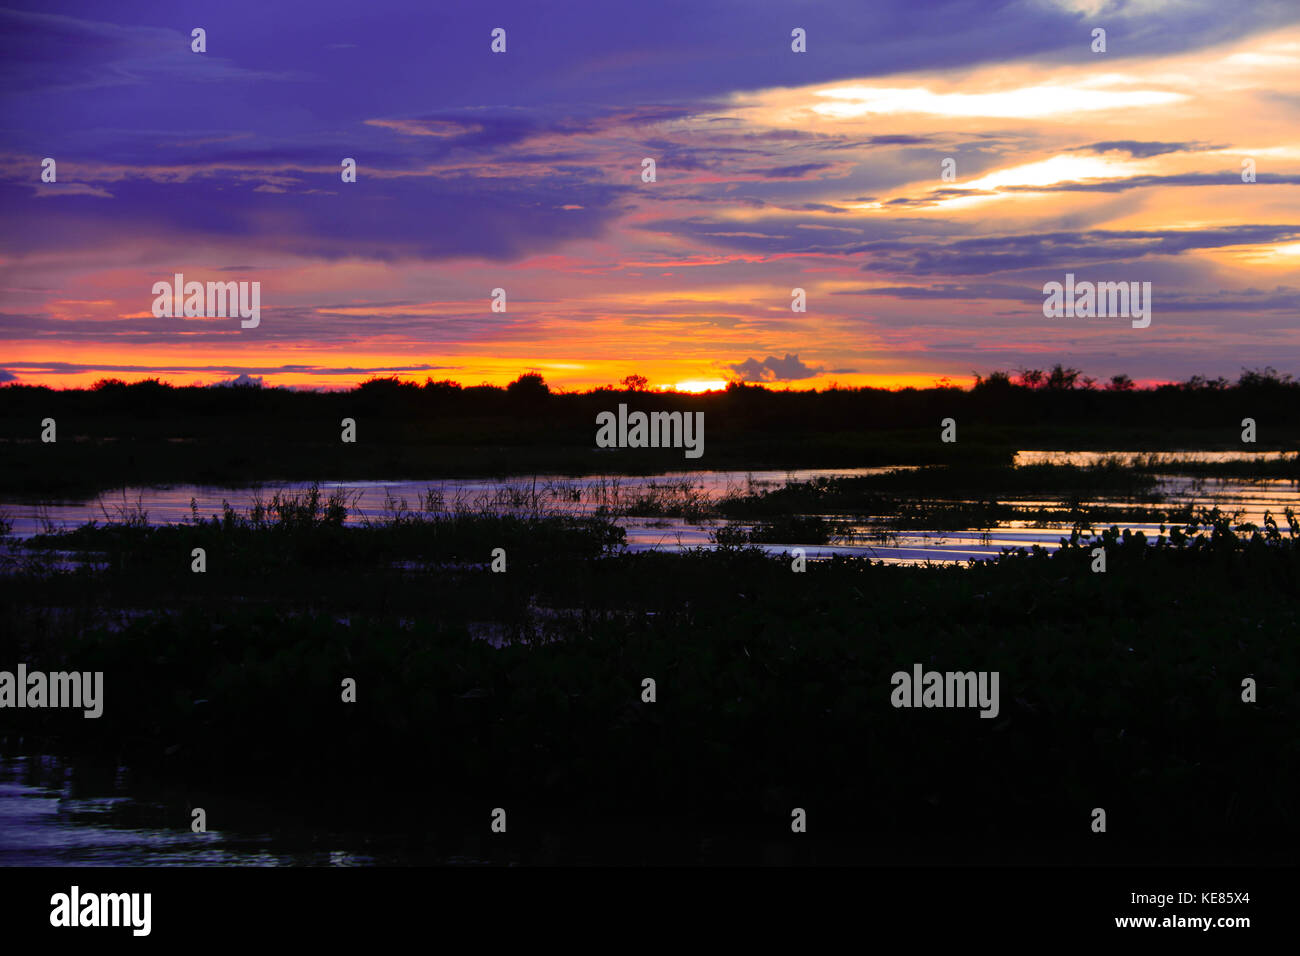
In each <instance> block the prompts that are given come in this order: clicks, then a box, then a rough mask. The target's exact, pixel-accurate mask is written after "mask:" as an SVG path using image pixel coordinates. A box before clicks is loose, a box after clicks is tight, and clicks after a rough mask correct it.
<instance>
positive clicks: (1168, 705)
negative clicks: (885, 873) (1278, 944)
mask: <svg viewBox="0 0 1300 956" xmlns="http://www.w3.org/2000/svg"><path fill="white" fill-rule="evenodd" d="M345 509H346V503H345V502H343V501H340V500H337V499H335V500H334V501H330V500H328V499H321V498H319V497H315V498H312V497H310V496H309V497H307V498H296V499H283V498H282V499H279V500H273V501H272V503H271V505H270V506H268V507H267V508H266V509H263V510H262V511H260V512H257V513H254V514H237V513H234V512H232V511H228V512H227V513H226V514H224V515H220V516H216V517H213V518H202V517H199V516H196V521H195V522H193V523H191V524H189V525H182V526H175V527H167V528H150V527H148V526H146V525H144V524H143V523H140V522H126V523H122V524H116V525H112V526H108V527H104V526H96V527H87V528H83V529H81V530H79V531H75V532H71V533H67V534H63V535H52V536H44V537H40V538H37V539H35V540H33V541H31V542H29V544H28V546H24V547H19V548H11V549H10V556H9V558H8V560H9V566H8V568H7V572H8V573H6V574H4V575H0V607H2V608H3V611H0V615H2V618H0V633H2V634H3V638H0V651H2V653H0V667H4V668H10V669H12V667H13V666H14V665H15V664H16V663H17V662H19V661H23V662H25V663H27V664H28V666H29V668H32V669H44V670H64V669H76V670H81V671H86V670H90V671H95V670H100V671H103V672H104V675H105V678H104V679H105V705H104V715H103V717H101V718H100V719H98V720H85V719H82V718H81V717H80V716H79V715H75V716H74V715H71V714H68V713H66V712H58V711H49V710H45V711H39V710H21V711H19V710H4V711H0V746H2V747H3V749H4V751H5V752H9V753H11V752H14V751H15V750H23V751H25V752H29V753H60V754H69V755H76V757H77V759H78V760H80V761H81V763H82V765H84V766H93V765H99V764H102V765H103V766H105V767H109V768H115V767H116V766H118V765H119V764H125V765H126V766H128V767H130V768H131V770H132V772H133V773H134V774H136V775H138V776H139V777H140V778H141V779H149V780H152V781H157V782H159V783H160V785H161V786H164V787H166V788H167V792H169V793H170V794H171V795H172V798H173V799H174V800H175V801H176V802H177V803H178V805H179V807H184V806H203V807H205V809H206V810H207V812H208V815H209V820H210V824H209V825H210V826H212V827H214V828H215V827H219V826H221V825H223V824H222V821H228V820H231V819H235V818H236V817H237V813H236V809H235V808H237V807H238V806H240V805H241V804H243V803H246V802H248V801H253V802H254V803H256V805H257V806H258V807H259V813H258V817H257V819H258V821H259V822H258V824H257V826H259V827H260V828H262V829H268V828H271V827H272V826H273V825H272V824H270V823H268V822H267V821H268V820H275V819H284V820H288V819H300V820H305V821H307V825H308V826H309V827H319V828H332V829H336V830H339V829H351V830H354V831H355V830H360V831H364V832H366V833H368V834H370V835H371V836H372V837H373V838H374V839H375V840H379V839H380V836H381V834H389V835H390V836H391V835H393V834H397V836H393V837H392V838H393V839H395V840H397V841H398V842H399V843H400V845H401V846H403V847H404V848H405V850H406V851H408V852H411V853H418V852H420V851H421V850H423V851H427V852H428V853H429V854H432V855H435V856H438V855H441V856H444V857H445V856H447V855H455V854H457V853H464V852H478V853H480V855H481V854H484V853H488V852H492V853H505V854H507V855H508V856H510V857H512V858H518V859H527V860H554V861H566V862H571V861H575V860H583V859H592V860H598V859H603V860H611V861H616V862H632V861H634V860H642V859H643V860H685V861H693V860H700V859H705V860H716V861H756V860H760V859H767V860H794V861H799V860H821V861H836V860H842V861H853V862H867V861H880V862H906V861H923V860H948V861H971V862H990V861H997V860H1039V861H1043V862H1051V863H1066V862H1077V861H1119V860H1124V861H1141V862H1145V863H1153V862H1161V861H1164V860H1192V861H1196V862H1200V863H1212V862H1230V861H1238V860H1240V861H1263V860H1289V859H1293V858H1294V852H1295V850H1296V847H1297V843H1298V841H1297V837H1298V836H1300V823H1297V820H1296V817H1295V814H1294V796H1295V793H1296V787H1297V783H1300V737H1298V736H1297V734H1296V727H1297V726H1300V688H1298V687H1297V677H1298V676H1300V641H1297V636H1298V635H1300V628H1298V626H1297V625H1298V623H1300V622H1298V620H1297V618H1298V617H1300V601H1297V595H1298V594H1300V524H1298V523H1297V521H1296V519H1295V517H1294V515H1289V514H1288V515H1286V516H1283V517H1282V518H1281V519H1280V526H1279V523H1277V522H1274V521H1273V520H1272V519H1271V517H1270V519H1269V521H1268V522H1266V523H1265V524H1264V526H1262V527H1259V528H1253V527H1249V526H1234V525H1233V524H1232V522H1231V521H1230V520H1229V519H1227V518H1226V517H1224V516H1222V515H1220V514H1217V513H1214V512H1210V513H1206V514H1204V515H1202V516H1201V517H1200V521H1199V522H1194V523H1192V524H1190V525H1186V526H1178V527H1170V528H1168V529H1167V533H1164V534H1162V535H1160V537H1159V539H1158V540H1156V541H1150V540H1146V539H1144V538H1143V537H1142V536H1141V535H1130V534H1128V533H1123V534H1121V533H1120V532H1119V531H1118V530H1112V531H1110V532H1107V537H1106V541H1105V547H1106V555H1107V570H1106V573H1104V574H1098V573H1092V571H1091V570H1090V566H1091V563H1092V560H1093V558H1092V555H1091V549H1092V546H1091V545H1090V544H1087V543H1085V542H1084V541H1083V540H1082V539H1075V540H1073V541H1067V543H1066V546H1065V547H1063V548H1062V549H1061V550H1059V551H1057V552H1055V553H1053V554H1047V553H1045V552H1041V551H1036V552H1033V553H1023V552H1022V553H1016V554H1007V555H1005V556H1004V557H1002V558H1001V559H1000V560H998V561H995V562H991V563H988V564H982V565H978V566H973V567H965V568H963V567H928V568H927V567H900V566H886V565H883V564H873V563H871V562H869V561H866V560H860V559H837V560H833V561H830V562H826V563H812V564H809V566H808V569H807V571H806V572H805V573H802V574H797V573H794V572H793V571H792V570H791V564H790V559H789V557H773V556H767V555H764V554H763V553H761V552H759V551H756V550H752V549H748V548H739V547H735V548H722V549H719V550H717V551H712V552H709V551H697V552H690V553H686V554H680V555H673V554H657V553H645V554H636V555H632V554H627V553H622V552H621V551H620V549H619V547H618V545H619V543H620V540H621V531H620V530H619V529H618V528H617V527H615V526H613V525H611V524H608V523H606V522H605V521H604V520H603V519H602V518H600V517H596V518H588V519H580V520H577V519H570V518H562V517H546V516H534V517H528V518H501V517H497V516H491V515H468V514H461V515H452V516H445V517H436V516H429V515H421V514H408V515H405V516H404V517H401V518H399V519H398V520H394V521H389V522H385V523H382V524H378V523H377V524H373V525H371V526H369V527H362V528H344V527H342V520H343V517H344V513H345ZM195 547H203V548H205V549H206V552H207V571H206V573H204V574H195V573H192V572H191V570H190V565H191V549H192V548H195ZM496 547H500V548H504V549H505V551H506V554H507V561H508V569H507V571H506V573H493V572H492V571H491V570H490V569H489V563H490V552H491V549H492V548H496ZM77 554H81V556H82V557H83V558H85V559H87V560H84V561H74V562H73V563H72V565H71V569H69V570H60V567H62V565H60V564H59V562H60V561H63V560H65V559H67V558H68V557H69V556H75V555H77ZM915 663H921V664H923V665H924V667H925V668H926V669H934V670H940V671H946V670H959V671H968V670H976V671H979V670H989V671H997V672H998V673H999V674H1000V698H1001V701H1000V703H1001V709H1000V713H999V714H998V716H997V717H996V718H995V719H982V718H980V717H979V715H978V711H977V710H976V709H965V710H961V709H931V710H926V709H919V710H917V709H895V708H894V707H892V706H891V704H890V693H891V689H892V688H891V683H890V677H891V675H892V674H893V673H894V672H895V671H899V670H902V671H910V670H911V668H912V665H913V664H915ZM349 677H350V678H354V679H355V680H356V681H357V702H356V703H343V702H342V701H341V699H340V698H341V690H340V688H341V683H342V681H343V679H344V678H349ZM1247 677H1252V678H1254V679H1255V680H1256V681H1257V683H1258V691H1257V693H1258V701H1257V702H1256V703H1244V702H1243V701H1242V681H1243V679H1244V678H1247ZM644 678H653V679H654V680H655V681H656V682H657V698H658V699H657V701H656V702H655V703H644V702H643V701H642V681H643V679H644ZM179 807H178V808H173V811H172V813H171V816H170V817H169V818H168V821H167V825H170V826H175V827H176V828H177V829H179V830H185V829H186V828H187V827H188V823H189V816H188V814H187V813H186V812H185V811H184V809H180V808H179ZM494 807H502V808H505V809H506V810H507V812H508V820H509V830H508V834H507V835H505V836H499V837H493V836H491V835H490V834H489V830H488V824H489V820H490V817H489V814H490V811H491V809H492V808H494ZM795 807H802V808H804V809H806V810H807V813H808V827H809V832H808V833H807V834H805V835H794V834H792V833H791V831H790V820H791V810H792V809H793V808H795ZM1095 807H1102V808H1104V809H1105V810H1106V813H1107V817H1108V832H1106V833H1105V834H1095V833H1092V832H1091V831H1090V827H1089V824H1090V821H1091V813H1092V810H1093V808H1095ZM494 840H496V841H497V842H495V843H494V842H492V841H494ZM467 847H469V848H470V850H469V851H467V850H466V848H467Z"/></svg>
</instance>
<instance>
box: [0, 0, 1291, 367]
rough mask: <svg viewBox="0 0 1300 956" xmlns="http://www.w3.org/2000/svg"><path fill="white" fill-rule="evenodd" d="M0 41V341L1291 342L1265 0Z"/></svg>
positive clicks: (145, 30)
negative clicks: (186, 299)
mask: <svg viewBox="0 0 1300 956" xmlns="http://www.w3.org/2000/svg"><path fill="white" fill-rule="evenodd" d="M3 2H5V0H0V3H3ZM195 28H202V29H203V30H204V31H205V36H204V40H205V44H206V49H205V52H194V50H193V49H192V45H193V43H194V42H195V41H194V40H193V36H192V31H193V30H194V29H195ZM497 28H500V29H502V30H504V31H505V52H494V51H493V50H492V45H493V31H494V30H495V29H497ZM1099 28H1100V29H1102V30H1104V31H1105V36H1104V39H1105V50H1104V52H1101V51H1099V50H1094V47H1095V46H1097V40H1096V39H1095V37H1094V31H1095V30H1097V29H1099ZM796 29H799V30H802V31H803V36H804V38H805V39H804V45H805V47H806V50H805V52H796V51H795V50H794V49H793V46H795V45H797V41H796V39H795V38H794V37H793V31H795V30H796ZM0 80H2V82H0V131H2V132H0V381H8V382H22V383H29V384H45V385H51V386H54V387H79V386H85V385H88V384H90V383H92V382H94V381H95V380H97V379H100V378H105V377H113V378H120V379H124V380H127V381H133V380H138V379H142V378H146V377H155V376H156V377H160V378H162V379H164V380H166V381H170V382H173V383H176V384H194V383H201V384H207V383H215V382H220V381H227V380H231V379H235V378H237V377H243V378H241V380H254V381H257V380H260V381H262V382H264V383H265V384H268V385H284V386H294V387H311V388H340V387H348V386H351V385H353V384H355V383H357V382H360V381H363V380H365V379H367V378H369V377H372V376H375V375H397V376H399V377H401V378H404V379H410V380H413V381H419V382H422V381H424V380H425V379H426V378H433V379H435V380H442V379H451V380H454V381H457V382H461V383H462V384H465V385H476V384H480V383H491V384H505V383H507V382H509V381H511V380H513V379H514V378H516V377H517V376H518V375H519V374H521V373H523V372H527V371H536V372H539V373H541V374H542V375H543V376H544V377H545V379H546V380H547V381H548V382H549V383H550V384H551V385H552V387H553V388H560V389H565V390H583V389H587V388H591V387H595V386H601V385H610V384H615V383H617V382H619V381H620V380H621V379H622V378H623V377H624V376H626V375H630V374H640V375H644V376H645V377H646V378H647V379H648V380H649V382H650V384H651V386H652V387H678V388H682V389H690V390H698V389H701V388H705V387H716V386H719V385H722V384H725V383H726V382H727V381H731V380H743V381H749V382H762V383H766V384H768V385H770V386H771V387H775V388H783V387H790V388H826V387H828V386H830V385H831V384H833V383H836V384H839V385H842V386H844V385H853V386H855V385H873V386H884V387H900V386H906V385H916V386H926V385H930V384H933V383H935V382H939V381H944V380H947V381H950V382H952V383H954V384H967V383H969V382H970V381H971V380H972V376H973V374H975V373H981V374H986V373H987V372H989V371H992V370H995V369H1017V368H1027V367H1030V368H1045V367H1051V365H1053V364H1055V363H1057V362H1061V363H1064V364H1066V365H1071V366H1074V367H1077V368H1081V369H1083V370H1084V372H1086V373H1087V374H1089V375H1093V376H1096V377H1098V378H1101V379H1105V378H1109V377H1110V376H1111V375H1115V374H1120V373H1124V374H1128V375H1130V376H1132V377H1133V378H1134V379H1136V380H1138V381H1139V382H1157V381H1169V380H1183V379H1186V378H1188V377H1190V376H1192V375H1196V374H1201V375H1206V376H1209V377H1216V376H1219V375H1222V376H1224V377H1227V378H1230V379H1235V378H1236V377H1237V375H1239V374H1240V372H1241V370H1242V369H1243V368H1256V367H1262V366H1266V365H1271V366H1273V367H1275V368H1277V369H1279V370H1281V371H1288V372H1300V199H1298V198H1297V197H1298V195H1300V194H1298V193H1297V185H1300V3H1296V2H1294V0H1282V2H1247V0H1243V2H1236V3H1233V4H1231V5H1225V4H1224V3H1223V2H1222V0H1208V2H1200V0H1197V2H1176V0H1171V2H1160V0H1139V2H1127V3H1125V2H1106V0H1083V2H1081V0H1055V2H1052V0H1022V2H998V0H986V2H973V0H954V2H930V0H881V2H872V3H870V4H867V3H861V2H847V0H838V2H833V3H828V2H791V0H784V2H775V0H736V2H732V0H685V2H677V0H672V2H662V0H655V2H649V3H644V4H630V3H629V4H624V3H610V2H608V0H600V2H589V0H566V2H565V3H562V4H548V3H537V2H535V0H533V2H509V3H492V2H486V0H471V2H460V0H440V2H438V3H427V2H405V3H391V2H386V0H368V2H365V3H351V2H348V3H344V2H338V0H316V2H312V3H295V2H277V3H274V4H272V3H267V2H266V0H222V2H220V3H218V2H213V0H208V2H203V3H194V2H186V0H157V2H142V0H114V2H112V3H103V2H93V3H91V2H60V0H40V2H39V3H23V2H12V0H10V3H9V5H8V6H5V7H0ZM47 158H48V159H53V160H54V161H55V167H54V171H55V181H54V182H45V181H43V170H44V169H45V168H46V166H45V164H44V162H43V161H44V160H45V159H47ZM345 158H352V159H354V160H355V161H356V181H355V182H344V181H343V176H342V175H341V172H342V162H343V160H344V159H345ZM647 158H649V159H653V160H654V181H653V182H647V181H645V176H644V175H643V169H644V167H643V160H645V159H647ZM1244 163H1246V164H1253V168H1254V179H1255V181H1254V182H1243V168H1244V167H1243V164H1244ZM945 169H946V170H947V171H948V176H947V178H945ZM46 175H48V174H46ZM177 273H179V274H181V275H183V276H184V280H185V281H187V282H189V281H197V282H201V283H206V282H210V281H217V282H229V281H237V282H249V283H252V282H258V283H259V284H260V285H259V289H260V319H259V322H258V324H257V326H256V327H255V328H245V327H243V323H241V321H240V320H239V318H237V317H236V318H231V317H209V316H191V317H185V316H183V315H181V316H178V317H172V316H168V315H162V316H156V315H155V314H154V305H155V299H156V296H155V294H154V292H153V287H154V284H155V283H158V282H166V283H171V282H172V281H173V276H174V275H176V274H177ZM1067 274H1071V275H1073V276H1074V277H1075V281H1077V282H1083V281H1091V282H1138V283H1146V282H1149V283H1151V290H1152V291H1151V322H1150V324H1149V325H1148V326H1147V327H1145V328H1137V327H1134V325H1133V323H1131V322H1130V321H1129V320H1128V319H1127V318H1124V317H1119V318H1116V317H1107V318H1098V317H1075V316H1070V317H1049V316H1046V315H1045V314H1044V308H1043V305H1044V299H1045V298H1046V296H1045V294H1044V286H1045V284H1047V283H1050V282H1061V283H1063V282H1065V281H1066V280H1065V277H1066V275H1067ZM494 289H504V290H505V306H504V308H505V311H504V312H501V311H494V310H493V307H492V302H493V290H494ZM794 289H802V290H803V295H804V299H805V303H806V311H802V312H796V311H794V310H793V309H792V302H793V301H794V296H793V290H794Z"/></svg>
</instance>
